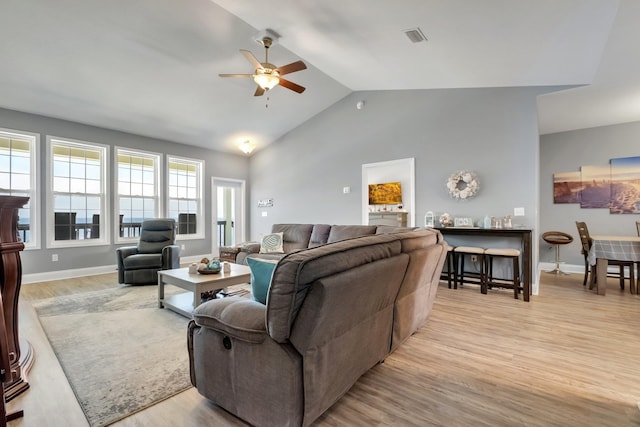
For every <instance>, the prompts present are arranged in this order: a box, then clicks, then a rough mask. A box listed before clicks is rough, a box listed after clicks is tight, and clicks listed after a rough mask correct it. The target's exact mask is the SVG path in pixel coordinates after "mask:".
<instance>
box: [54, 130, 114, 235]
mask: <svg viewBox="0 0 640 427" xmlns="http://www.w3.org/2000/svg"><path fill="white" fill-rule="evenodd" d="M51 141H52V142H51V150H52V152H53V156H54V161H53V171H52V172H53V177H52V180H53V189H54V192H55V193H56V194H54V228H55V230H54V233H55V237H54V238H55V240H82V239H87V238H97V237H98V236H97V235H96V233H97V230H98V229H97V228H96V227H92V226H93V225H94V224H93V222H94V216H95V220H96V221H97V223H96V224H98V225H100V224H104V223H105V221H106V219H105V218H101V217H100V215H101V213H102V210H103V207H102V203H103V195H104V193H105V187H104V185H105V183H104V182H102V174H101V171H102V167H103V157H104V154H105V149H102V148H97V147H96V146H95V145H91V144H83V143H77V142H70V141H61V140H51ZM94 231H95V232H94ZM92 233H93V234H94V236H91V234H92Z"/></svg>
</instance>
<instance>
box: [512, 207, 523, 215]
mask: <svg viewBox="0 0 640 427" xmlns="http://www.w3.org/2000/svg"><path fill="white" fill-rule="evenodd" d="M513 216H524V208H513Z"/></svg>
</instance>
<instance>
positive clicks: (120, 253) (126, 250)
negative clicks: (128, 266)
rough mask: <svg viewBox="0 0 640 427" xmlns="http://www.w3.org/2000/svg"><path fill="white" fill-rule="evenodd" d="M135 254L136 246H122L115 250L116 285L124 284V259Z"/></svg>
mask: <svg viewBox="0 0 640 427" xmlns="http://www.w3.org/2000/svg"><path fill="white" fill-rule="evenodd" d="M137 253H138V247H137V246H122V247H119V248H117V249H116V260H117V262H118V283H124V259H125V258H126V257H128V256H130V255H135V254H137Z"/></svg>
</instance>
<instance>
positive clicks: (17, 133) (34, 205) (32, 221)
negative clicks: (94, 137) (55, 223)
mask: <svg viewBox="0 0 640 427" xmlns="http://www.w3.org/2000/svg"><path fill="white" fill-rule="evenodd" d="M0 136H1V137H4V138H11V139H12V138H15V139H27V140H28V141H29V143H30V144H29V161H30V164H29V168H30V172H29V182H30V190H29V191H28V192H24V191H19V190H16V191H14V190H12V189H10V188H3V189H2V191H3V193H5V194H7V193H8V194H10V195H12V196H27V197H29V241H28V242H25V244H24V248H25V250H30V249H40V246H41V244H40V242H41V239H40V227H39V226H40V204H39V203H38V201H39V200H40V186H39V185H38V182H39V172H40V156H39V153H40V134H38V133H33V132H27V131H23V130H16V129H5V128H0ZM20 237H21V238H22V234H20Z"/></svg>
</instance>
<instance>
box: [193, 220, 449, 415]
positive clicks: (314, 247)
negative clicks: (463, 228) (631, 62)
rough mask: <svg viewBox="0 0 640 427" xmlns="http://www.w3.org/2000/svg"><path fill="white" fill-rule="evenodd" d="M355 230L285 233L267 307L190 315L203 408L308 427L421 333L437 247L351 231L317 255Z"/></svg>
mask: <svg viewBox="0 0 640 427" xmlns="http://www.w3.org/2000/svg"><path fill="white" fill-rule="evenodd" d="M352 227H353V226H346V228H343V227H342V226H331V227H330V230H328V233H327V230H326V228H325V227H324V226H322V227H318V226H315V225H312V226H309V227H294V226H292V225H282V227H279V229H282V230H284V233H285V236H288V239H287V241H288V243H289V245H288V248H287V249H288V250H289V253H287V254H284V255H281V256H282V258H281V259H280V260H279V262H278V263H277V265H276V266H275V270H274V271H273V276H272V279H271V285H270V287H269V291H268V296H267V302H266V305H265V304H261V303H259V302H257V301H254V300H252V299H250V298H243V297H229V298H224V299H216V300H212V301H209V302H206V303H204V304H202V305H200V306H199V307H197V308H196V310H195V311H194V314H193V320H192V321H191V322H190V324H189V331H188V349H189V359H190V368H191V381H192V383H193V385H194V386H195V387H196V388H197V389H198V391H199V392H200V393H201V394H202V395H203V396H205V397H206V398H208V399H210V400H211V401H213V402H215V403H216V404H218V405H220V406H221V407H222V408H224V409H226V410H227V411H229V412H230V413H232V414H235V415H236V416H238V417H239V418H241V419H243V420H245V421H246V422H248V423H250V424H252V425H256V426H308V425H310V424H311V423H312V422H313V421H314V420H315V419H317V417H319V416H320V415H321V414H322V413H323V412H324V411H326V410H327V409H328V408H329V407H331V405H333V404H334V403H335V402H336V401H337V400H338V399H340V397H341V396H343V395H344V394H345V393H346V392H347V391H348V390H349V389H350V388H351V386H352V385H353V384H354V383H355V382H356V381H357V380H358V378H359V377H360V376H361V375H363V374H364V373H365V372H367V370H369V369H371V368H372V367H373V366H375V365H376V364H378V363H380V362H381V361H383V360H384V359H385V357H387V355H389V354H390V353H391V352H393V351H394V350H395V349H396V348H397V347H398V346H400V345H401V344H402V342H404V341H405V340H406V339H407V338H409V337H410V336H411V334H413V333H414V332H415V331H416V330H417V329H418V328H419V327H420V326H422V325H423V324H424V323H425V322H426V320H427V317H428V316H429V313H430V311H431V308H432V306H433V302H434V299H435V296H436V291H437V288H438V281H439V277H440V273H441V271H442V266H443V263H444V259H445V256H446V243H445V242H444V240H443V238H442V235H441V234H440V233H439V232H438V231H437V230H433V229H416V230H404V231H400V230H396V231H399V232H395V233H383V234H380V233H379V232H381V231H382V230H381V229H380V227H368V228H359V229H358V230H359V231H358V233H360V232H361V231H365V230H366V231H368V233H367V234H368V235H365V236H364V237H355V238H347V239H338V241H335V242H333V243H325V244H321V243H320V241H322V240H323V239H324V240H325V241H326V242H330V241H332V237H331V236H334V237H335V238H338V236H341V237H344V236H345V235H346V234H347V233H351V232H353V231H355V230H356V228H352ZM357 227H360V226H357ZM274 228H275V227H274ZM302 230H305V232H304V233H303V232H302ZM347 230H349V231H347ZM315 231H317V233H315ZM320 231H322V236H324V237H318V238H317V239H316V237H317V236H320ZM389 231H390V230H389ZM343 233H344V234H343ZM375 233H379V234H375ZM292 236H296V237H295V238H293V239H292ZM303 245H304V246H306V248H307V249H303V250H297V249H301V246H303Z"/></svg>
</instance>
